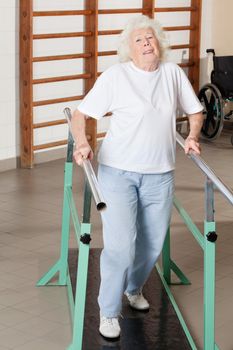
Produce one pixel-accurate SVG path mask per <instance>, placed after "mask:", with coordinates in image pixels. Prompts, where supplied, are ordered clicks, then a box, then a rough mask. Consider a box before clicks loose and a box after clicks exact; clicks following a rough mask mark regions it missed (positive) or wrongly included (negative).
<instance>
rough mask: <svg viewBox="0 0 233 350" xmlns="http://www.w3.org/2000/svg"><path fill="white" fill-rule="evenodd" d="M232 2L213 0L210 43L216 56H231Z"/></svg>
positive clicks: (232, 43) (232, 39) (232, 52)
mask: <svg viewBox="0 0 233 350" xmlns="http://www.w3.org/2000/svg"><path fill="white" fill-rule="evenodd" d="M232 19H233V1H232V0H213V21H212V41H213V47H214V49H215V52H216V55H219V56H225V55H233V37H232V31H233V28H232V23H233V21H232Z"/></svg>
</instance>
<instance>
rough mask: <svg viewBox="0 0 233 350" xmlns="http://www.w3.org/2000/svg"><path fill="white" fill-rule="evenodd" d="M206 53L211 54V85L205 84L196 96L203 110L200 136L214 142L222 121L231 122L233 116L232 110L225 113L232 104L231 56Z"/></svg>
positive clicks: (220, 129) (232, 139) (232, 64)
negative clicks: (230, 103)
mask: <svg viewBox="0 0 233 350" xmlns="http://www.w3.org/2000/svg"><path fill="white" fill-rule="evenodd" d="M206 52H207V54H210V55H211V54H212V57H213V70H212V72H211V76H210V80H211V83H207V84H205V85H204V86H203V87H202V88H201V90H200V91H199V94H198V98H199V100H200V102H201V103H202V105H203V108H204V110H203V115H204V123H203V126H202V130H201V134H202V136H203V137H204V138H205V139H208V140H215V139H216V138H217V137H219V136H220V134H221V131H222V129H223V125H224V121H225V120H231V116H232V114H233V110H230V111H228V112H227V113H225V110H226V109H227V106H229V102H233V56H215V51H214V50H213V49H208V50H206ZM231 144H232V145H233V134H232V136H231Z"/></svg>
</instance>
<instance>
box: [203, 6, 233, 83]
mask: <svg viewBox="0 0 233 350" xmlns="http://www.w3.org/2000/svg"><path fill="white" fill-rule="evenodd" d="M232 17H233V0H202V24H201V25H202V27H201V50H200V58H201V60H200V86H202V85H204V84H205V83H207V82H208V81H209V77H208V74H207V55H206V49H208V48H213V49H215V52H216V55H218V56H225V55H233V38H232V31H233V29H232Z"/></svg>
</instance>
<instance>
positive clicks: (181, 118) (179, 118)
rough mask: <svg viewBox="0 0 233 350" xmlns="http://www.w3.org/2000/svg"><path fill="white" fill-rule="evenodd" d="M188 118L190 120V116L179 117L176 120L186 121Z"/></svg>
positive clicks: (178, 121)
mask: <svg viewBox="0 0 233 350" xmlns="http://www.w3.org/2000/svg"><path fill="white" fill-rule="evenodd" d="M187 120H189V119H188V117H178V118H176V122H177V123H180V122H185V121H187Z"/></svg>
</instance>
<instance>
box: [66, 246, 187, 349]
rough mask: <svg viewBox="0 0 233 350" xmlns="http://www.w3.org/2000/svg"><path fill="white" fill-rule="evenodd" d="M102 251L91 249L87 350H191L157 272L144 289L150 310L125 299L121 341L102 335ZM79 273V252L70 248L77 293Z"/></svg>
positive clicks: (86, 321) (85, 324) (85, 336)
mask: <svg viewBox="0 0 233 350" xmlns="http://www.w3.org/2000/svg"><path fill="white" fill-rule="evenodd" d="M100 251H101V250H100V249H90V257H89V272H88V287H87V299H86V309H85V322H84V337H83V350H97V349H98V350H112V349H116V350H186V349H191V347H190V345H189V343H188V341H187V339H186V336H185V333H184V331H183V329H182V327H181V325H180V322H179V320H178V318H177V316H176V313H175V311H174V309H173V306H172V304H171V302H170V300H169V298H168V296H167V294H166V291H165V289H164V287H163V285H162V282H161V280H160V278H159V275H158V273H157V271H156V269H155V270H154V271H153V272H152V274H151V276H150V278H149V280H148V282H147V284H146V285H145V286H144V289H143V293H144V295H145V296H146V298H147V299H148V301H149V302H150V310H149V311H147V312H139V311H134V310H133V309H131V308H130V306H129V305H128V304H127V301H126V299H125V297H124V300H123V310H122V316H123V318H120V324H121V329H122V332H121V336H120V338H119V339H117V340H115V341H109V340H106V339H105V338H103V337H102V336H101V335H100V334H99V331H98V328H99V308H98V304H97V296H98V290H99V283H100V275H99V256H100ZM76 270H77V250H75V249H70V251H69V271H70V277H71V282H72V288H73V293H74V292H75V287H76Z"/></svg>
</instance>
